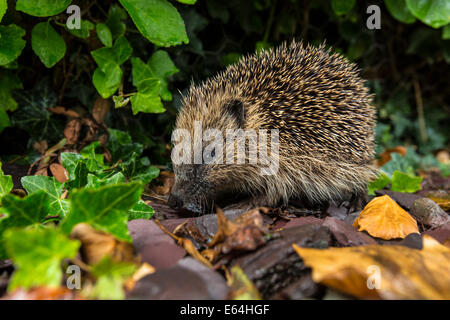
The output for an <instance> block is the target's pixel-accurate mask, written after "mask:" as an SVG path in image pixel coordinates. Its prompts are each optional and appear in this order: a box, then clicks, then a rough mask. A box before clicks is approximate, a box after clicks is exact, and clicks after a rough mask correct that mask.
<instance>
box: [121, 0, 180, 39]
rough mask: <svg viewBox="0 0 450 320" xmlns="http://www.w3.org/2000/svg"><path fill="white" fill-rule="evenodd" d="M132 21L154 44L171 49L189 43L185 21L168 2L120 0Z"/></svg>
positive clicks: (164, 0)
mask: <svg viewBox="0 0 450 320" xmlns="http://www.w3.org/2000/svg"><path fill="white" fill-rule="evenodd" d="M119 1H120V3H121V4H122V6H123V7H124V8H125V9H126V10H127V11H128V13H129V15H130V16H131V19H132V20H133V22H134V24H135V25H136V27H137V28H138V30H139V31H140V32H141V33H142V35H143V36H144V37H146V38H147V39H148V40H149V41H151V42H152V43H154V44H156V45H158V46H161V47H169V46H175V45H179V44H181V43H186V44H187V43H189V39H188V37H187V34H186V29H185V26H184V21H183V19H182V18H181V16H180V14H179V13H178V11H177V9H176V8H175V7H174V6H173V5H172V4H171V3H170V2H168V1H167V0H119Z"/></svg>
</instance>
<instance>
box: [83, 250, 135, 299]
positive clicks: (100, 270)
mask: <svg viewBox="0 0 450 320" xmlns="http://www.w3.org/2000/svg"><path fill="white" fill-rule="evenodd" d="M136 269H137V266H136V265H134V264H131V263H126V262H115V261H113V260H112V259H111V258H110V257H109V256H106V257H105V258H103V259H102V260H101V261H100V262H99V263H98V264H96V265H94V266H93V267H92V274H93V275H94V276H95V277H97V281H96V283H95V287H94V290H93V291H92V293H91V297H92V298H97V299H124V298H125V294H124V291H123V284H124V281H125V280H126V279H128V278H129V277H130V276H131V275H132V274H133V273H134V272H135V271H136Z"/></svg>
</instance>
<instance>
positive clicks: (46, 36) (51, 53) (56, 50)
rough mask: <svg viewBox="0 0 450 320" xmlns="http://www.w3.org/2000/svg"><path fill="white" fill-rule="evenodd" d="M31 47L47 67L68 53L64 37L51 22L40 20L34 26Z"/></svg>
mask: <svg viewBox="0 0 450 320" xmlns="http://www.w3.org/2000/svg"><path fill="white" fill-rule="evenodd" d="M31 47H32V48H33V51H34V52H35V53H36V55H37V56H38V57H39V59H41V61H42V63H43V64H44V65H45V66H46V67H47V68H51V67H53V66H54V65H55V64H56V63H57V62H58V61H59V60H61V59H62V58H63V57H64V55H65V54H66V43H65V42H64V39H63V38H62V37H61V36H60V35H59V33H57V32H56V31H55V29H53V27H52V26H51V25H50V23H49V22H40V23H38V24H37V25H35V26H34V27H33V30H31Z"/></svg>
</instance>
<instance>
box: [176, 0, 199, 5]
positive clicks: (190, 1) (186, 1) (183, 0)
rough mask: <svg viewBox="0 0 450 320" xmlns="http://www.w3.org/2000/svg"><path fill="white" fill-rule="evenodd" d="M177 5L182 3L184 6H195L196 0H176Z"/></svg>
mask: <svg viewBox="0 0 450 320" xmlns="http://www.w3.org/2000/svg"><path fill="white" fill-rule="evenodd" d="M177 1H178V2H179V3H184V4H195V3H196V2H197V0H177Z"/></svg>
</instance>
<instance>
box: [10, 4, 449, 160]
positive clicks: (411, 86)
mask: <svg viewBox="0 0 450 320" xmlns="http://www.w3.org/2000/svg"><path fill="white" fill-rule="evenodd" d="M350 2H351V1H350ZM399 2H400V3H402V4H403V6H405V4H404V1H399ZM73 4H78V5H80V7H81V8H82V18H83V19H89V20H90V21H92V22H94V23H98V22H101V21H104V20H105V19H106V18H107V17H108V10H109V9H110V8H111V6H113V5H117V2H116V1H74V2H73ZM173 4H174V5H175V6H176V7H177V9H178V11H179V12H180V14H181V16H182V18H183V20H184V22H185V25H186V31H187V35H188V37H189V44H184V45H179V46H175V47H169V48H166V50H167V52H168V53H169V55H170V57H171V58H172V60H173V62H174V64H175V65H176V67H177V68H178V69H179V70H180V72H178V73H176V74H174V75H173V76H171V77H170V83H169V88H170V90H171V92H172V94H173V99H172V101H170V102H164V106H165V108H166V110H167V111H166V112H165V113H161V114H145V113H138V114H137V115H135V116H134V115H133V114H132V113H131V110H130V106H127V107H124V108H122V109H117V110H114V111H113V112H110V113H109V114H108V118H107V122H106V123H107V125H108V127H112V128H117V129H122V130H125V131H128V132H129V133H130V134H131V135H132V137H133V139H134V140H135V141H138V142H141V143H143V144H144V146H145V149H146V150H145V154H146V155H148V156H150V158H151V160H152V162H153V163H158V164H166V163H168V162H169V143H170V133H171V129H172V126H173V123H174V119H175V116H176V112H177V109H178V108H179V107H180V106H181V95H182V94H185V93H186V92H187V88H188V86H189V85H190V83H191V82H194V83H199V82H200V81H202V80H204V79H206V78H207V77H209V76H211V75H214V74H215V73H216V72H218V71H219V70H221V69H223V68H224V67H225V66H226V65H228V64H230V63H233V62H235V61H237V60H238V59H239V57H240V56H241V55H243V54H249V53H252V52H254V51H255V50H259V49H261V48H268V47H271V46H276V45H278V44H279V43H281V42H282V41H290V40H291V39H293V38H295V39H298V40H303V41H304V42H308V43H312V44H319V43H322V42H324V41H326V44H327V45H329V46H331V47H332V48H333V49H334V50H336V51H339V52H341V53H342V54H344V55H345V56H346V57H347V58H348V59H350V60H352V61H355V62H356V63H357V64H358V65H359V66H360V68H361V73H362V76H363V77H364V78H366V79H367V80H368V85H369V86H370V88H371V90H372V92H373V93H374V94H375V104H376V106H377V109H378V119H379V123H378V126H377V140H378V150H377V151H378V152H382V151H383V150H384V149H386V148H392V147H395V146H397V145H402V146H408V145H411V146H414V148H415V149H416V151H418V153H419V154H420V155H429V154H432V153H433V152H436V151H438V150H440V149H442V148H446V147H448V141H449V136H450V130H449V128H448V121H449V114H450V110H449V109H450V107H449V100H450V99H449V96H450V95H449V87H450V86H449V84H450V83H449V82H450V80H449V79H450V77H449V71H450V65H449V63H450V40H444V39H443V38H444V36H443V32H444V31H443V28H438V29H434V28H432V27H430V26H427V25H425V24H424V23H422V22H420V21H419V20H416V21H415V22H414V23H410V24H406V23H403V22H400V21H398V20H397V19H395V18H393V17H392V15H391V13H390V12H389V10H388V9H387V7H386V4H385V2H384V1H357V2H356V4H355V5H354V7H353V8H352V9H351V10H350V12H348V13H346V14H343V15H337V14H336V13H335V10H334V9H333V4H332V1H329V0H319V1H306V0H251V1H239V0H230V1H220V0H208V1H203V0H200V1H198V2H197V3H196V4H195V5H193V6H192V5H183V4H180V3H173ZM371 4H377V5H378V6H379V7H380V8H381V29H380V30H369V29H367V28H366V20H367V18H368V17H369V14H367V13H366V9H367V7H368V6H369V5H371ZM10 7H11V6H10ZM66 17H67V15H66V14H65V13H62V14H60V15H59V16H58V18H57V20H56V21H60V23H63V22H64V19H66ZM46 19H47V18H36V17H32V16H28V15H25V14H20V13H19V12H16V11H12V10H8V13H7V15H6V16H5V17H4V18H3V22H2V23H3V24H6V22H15V23H17V24H18V25H20V26H21V27H22V28H24V29H25V30H26V35H25V40H26V41H27V45H26V47H25V49H24V51H23V52H22V54H21V56H20V57H19V58H18V60H17V62H16V64H15V65H14V66H11V68H12V69H10V70H4V71H2V73H5V72H12V73H15V74H17V75H18V77H19V78H20V80H21V81H22V84H23V89H22V90H14V91H15V92H14V97H15V99H16V101H17V102H18V105H19V107H18V109H17V111H15V112H9V113H10V117H11V122H12V126H11V127H9V128H6V129H5V130H3V132H2V133H1V141H2V148H1V152H2V154H3V156H6V155H8V156H9V157H11V155H12V154H24V153H28V154H32V153H33V149H32V147H31V146H32V143H33V142H34V141H36V140H42V139H46V140H47V141H48V142H49V145H51V144H52V143H56V142H57V141H58V140H59V139H61V138H62V137H63V128H64V125H65V118H64V117H61V116H56V115H50V114H49V113H48V112H47V111H46V110H45V109H39V108H34V109H33V108H31V107H30V104H32V103H31V102H30V101H34V103H35V104H41V105H48V104H49V103H50V104H51V103H55V104H57V105H62V106H64V107H66V108H71V109H80V108H81V109H85V110H88V111H89V110H90V109H91V108H92V105H93V103H94V100H95V98H96V97H97V96H98V93H97V92H96V89H95V88H94V86H93V85H92V80H91V78H92V72H93V70H94V69H95V62H94V60H93V58H92V56H91V54H90V51H92V50H93V49H96V48H99V47H101V43H100V42H99V40H98V39H97V38H96V36H95V32H94V34H92V32H91V36H90V37H89V38H87V39H79V38H76V37H74V36H72V35H71V34H70V33H69V32H67V30H63V31H62V36H63V38H64V40H65V41H66V45H67V51H66V55H65V56H64V58H63V59H62V60H61V61H59V62H58V63H57V64H56V65H55V66H54V67H53V68H46V67H45V66H44V65H43V64H42V63H41V61H40V60H39V58H38V57H37V56H36V55H35V54H34V53H33V52H32V50H31V46H30V41H29V40H30V39H29V38H30V30H31V28H32V27H33V26H34V25H35V24H36V22H37V21H45V20H46ZM5 21H6V22H5ZM125 23H126V31H125V36H126V38H127V39H128V41H129V42H130V44H131V46H132V48H133V56H137V57H140V58H141V59H142V60H143V61H146V60H147V59H148V58H149V57H150V56H151V54H152V53H153V52H155V50H156V49H157V48H158V47H156V46H155V45H154V44H152V43H151V42H149V41H147V40H146V39H145V38H143V37H142V35H141V34H140V33H139V32H138V31H137V30H136V27H135V26H134V24H133V21H131V19H130V18H129V17H128V18H127V19H126V20H125ZM447 27H448V26H447ZM122 68H123V70H124V81H123V92H125V93H127V92H132V91H133V88H132V85H131V63H130V61H127V62H125V63H124V65H123V66H122ZM30 118H32V119H40V120H39V121H34V122H33V123H32V124H30V123H29V122H28V121H27V119H30ZM3 146H8V147H6V148H5V147H3ZM6 158H8V157H6ZM32 159H33V157H32V156H31V157H29V158H27V161H31V160H32Z"/></svg>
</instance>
